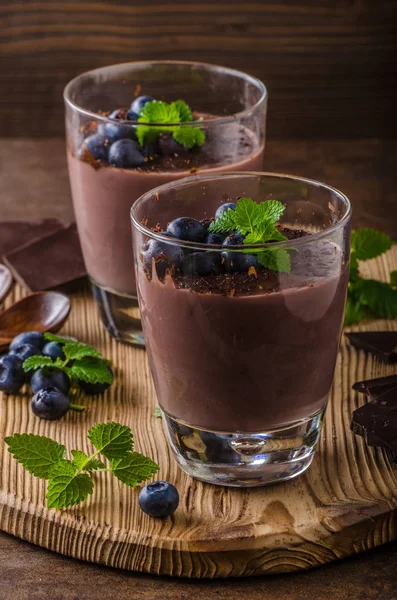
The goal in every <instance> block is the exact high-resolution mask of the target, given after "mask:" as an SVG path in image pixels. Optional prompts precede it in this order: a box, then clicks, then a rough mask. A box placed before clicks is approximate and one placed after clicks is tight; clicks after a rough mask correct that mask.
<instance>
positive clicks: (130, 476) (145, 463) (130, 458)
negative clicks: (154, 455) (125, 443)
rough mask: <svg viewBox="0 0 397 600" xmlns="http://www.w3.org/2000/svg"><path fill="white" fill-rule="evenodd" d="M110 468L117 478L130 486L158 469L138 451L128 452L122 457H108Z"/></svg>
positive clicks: (147, 477) (143, 479)
mask: <svg viewBox="0 0 397 600" xmlns="http://www.w3.org/2000/svg"><path fill="white" fill-rule="evenodd" d="M110 468H111V470H112V473H113V475H115V476H116V477H117V479H120V481H122V482H123V483H125V484H126V485H129V486H131V487H134V486H136V485H137V484H138V483H141V481H145V480H146V479H149V477H151V476H152V475H153V474H154V473H157V471H158V470H159V466H158V465H157V464H156V463H155V462H153V461H152V460H151V459H150V458H147V456H143V454H139V453H138V452H129V453H128V454H127V455H126V456H124V457H123V458H112V459H110Z"/></svg>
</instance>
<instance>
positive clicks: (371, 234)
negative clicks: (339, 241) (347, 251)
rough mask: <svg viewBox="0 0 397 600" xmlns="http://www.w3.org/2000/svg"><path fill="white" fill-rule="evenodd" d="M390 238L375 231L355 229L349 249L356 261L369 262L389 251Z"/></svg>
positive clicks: (390, 245) (391, 243)
mask: <svg viewBox="0 0 397 600" xmlns="http://www.w3.org/2000/svg"><path fill="white" fill-rule="evenodd" d="M392 245H393V242H392V240H391V238H390V237H389V236H388V235H386V234H385V233H382V232H381V231H377V230H376V229H356V230H355V231H353V232H352V236H351V249H352V252H354V254H355V255H356V257H357V259H358V260H370V259H371V258H376V257H377V256H380V255H381V254H383V253H384V252H386V251H387V250H390V248H391V247H392Z"/></svg>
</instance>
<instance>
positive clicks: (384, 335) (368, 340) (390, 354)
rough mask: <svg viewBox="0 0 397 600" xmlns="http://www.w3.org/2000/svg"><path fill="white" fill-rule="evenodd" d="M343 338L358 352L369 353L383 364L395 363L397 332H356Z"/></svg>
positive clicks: (396, 360)
mask: <svg viewBox="0 0 397 600" xmlns="http://www.w3.org/2000/svg"><path fill="white" fill-rule="evenodd" d="M345 336H346V337H347V338H348V339H349V341H350V343H351V344H352V345H353V346H354V347H355V348H357V349H358V350H364V351H365V352H370V353H371V354H373V355H374V356H376V358H378V359H379V360H381V361H383V362H388V363H393V362H397V331H356V332H352V333H345Z"/></svg>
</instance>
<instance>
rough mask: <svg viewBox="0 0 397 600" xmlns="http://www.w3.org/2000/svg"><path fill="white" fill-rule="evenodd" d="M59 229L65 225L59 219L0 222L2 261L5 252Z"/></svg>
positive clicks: (0, 259) (0, 260) (0, 258)
mask: <svg viewBox="0 0 397 600" xmlns="http://www.w3.org/2000/svg"><path fill="white" fill-rule="evenodd" d="M59 229H63V225H62V223H61V222H60V221H58V219H44V220H42V221H2V222H0V262H2V257H3V256H4V255H5V254H8V253H9V252H12V251H13V250H15V249H16V248H19V247H20V246H22V245H25V244H30V242H33V241H34V240H37V239H38V238H41V237H43V236H44V235H48V234H50V233H53V232H54V231H58V230H59Z"/></svg>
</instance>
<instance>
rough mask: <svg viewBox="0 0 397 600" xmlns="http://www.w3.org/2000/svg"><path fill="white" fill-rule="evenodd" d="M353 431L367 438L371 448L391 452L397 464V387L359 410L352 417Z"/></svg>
mask: <svg viewBox="0 0 397 600" xmlns="http://www.w3.org/2000/svg"><path fill="white" fill-rule="evenodd" d="M351 430H352V431H353V433H355V434H357V435H360V436H362V437H364V438H365V440H366V442H367V444H368V445H369V446H378V447H381V448H385V449H387V450H389V451H390V452H391V454H392V460H394V461H396V462H397V386H395V387H394V388H393V389H389V390H388V391H386V392H385V393H384V394H382V395H380V396H379V397H378V398H377V400H376V401H371V402H368V404H365V405H364V406H361V407H360V408H357V409H356V410H355V411H354V412H353V415H352V422H351Z"/></svg>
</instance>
